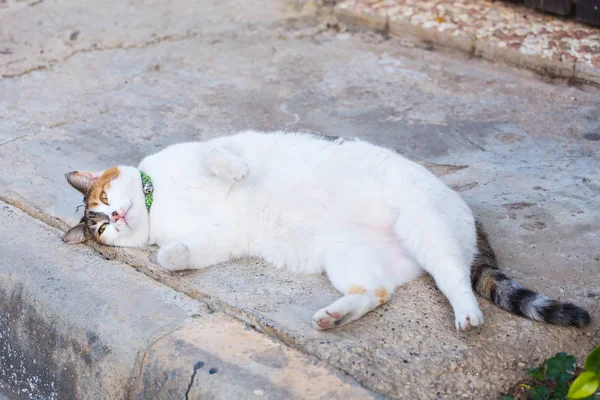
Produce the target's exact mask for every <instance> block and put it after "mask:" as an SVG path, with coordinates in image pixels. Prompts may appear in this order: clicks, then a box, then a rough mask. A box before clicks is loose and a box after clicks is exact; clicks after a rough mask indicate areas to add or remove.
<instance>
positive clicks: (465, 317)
mask: <svg viewBox="0 0 600 400" xmlns="http://www.w3.org/2000/svg"><path fill="white" fill-rule="evenodd" d="M454 323H455V325H456V330H458V331H463V332H466V331H470V330H471V329H472V328H477V327H478V326H481V325H483V313H482V312H481V310H480V309H479V308H471V309H464V310H460V311H455V315H454Z"/></svg>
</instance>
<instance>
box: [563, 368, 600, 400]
mask: <svg viewBox="0 0 600 400" xmlns="http://www.w3.org/2000/svg"><path fill="white" fill-rule="evenodd" d="M599 380H600V376H599V375H598V374H596V373H595V372H591V371H586V372H582V373H581V375H579V376H578V377H577V379H575V380H574V381H573V383H572V384H571V388H570V389H569V393H567V397H568V398H569V399H574V400H578V399H584V398H586V397H589V396H591V395H593V394H594V392H595V391H596V390H597V389H598V381H599Z"/></svg>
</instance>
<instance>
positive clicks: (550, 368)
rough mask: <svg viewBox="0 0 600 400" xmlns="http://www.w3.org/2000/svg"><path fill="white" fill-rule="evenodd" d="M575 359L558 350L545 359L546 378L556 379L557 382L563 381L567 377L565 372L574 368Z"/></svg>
mask: <svg viewBox="0 0 600 400" xmlns="http://www.w3.org/2000/svg"><path fill="white" fill-rule="evenodd" d="M576 362H577V359H576V358H575V357H573V356H570V355H567V353H564V352H560V353H556V355H555V356H554V357H552V358H549V359H547V360H546V374H545V377H546V379H557V378H558V379H557V380H558V381H559V382H564V381H566V380H567V379H568V378H569V374H565V373H566V372H573V371H574V370H575V363H576Z"/></svg>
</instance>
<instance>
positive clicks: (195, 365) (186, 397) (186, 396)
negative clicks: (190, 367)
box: [185, 361, 204, 400]
mask: <svg viewBox="0 0 600 400" xmlns="http://www.w3.org/2000/svg"><path fill="white" fill-rule="evenodd" d="M202 367H204V362H202V361H198V362H197V363H196V364H194V373H193V374H192V377H191V379H190V384H189V385H188V387H187V390H186V391H185V400H189V396H190V390H192V386H193V385H194V379H196V373H197V372H198V370H199V369H200V368H202Z"/></svg>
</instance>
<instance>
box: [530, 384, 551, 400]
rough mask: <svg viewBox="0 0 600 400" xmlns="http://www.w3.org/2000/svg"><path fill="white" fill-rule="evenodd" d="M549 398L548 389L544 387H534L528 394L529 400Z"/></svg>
mask: <svg viewBox="0 0 600 400" xmlns="http://www.w3.org/2000/svg"><path fill="white" fill-rule="evenodd" d="M548 396H550V389H548V387H547V386H546V385H540V386H536V387H534V388H533V389H531V392H529V399H530V400H546V399H547V398H548Z"/></svg>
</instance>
